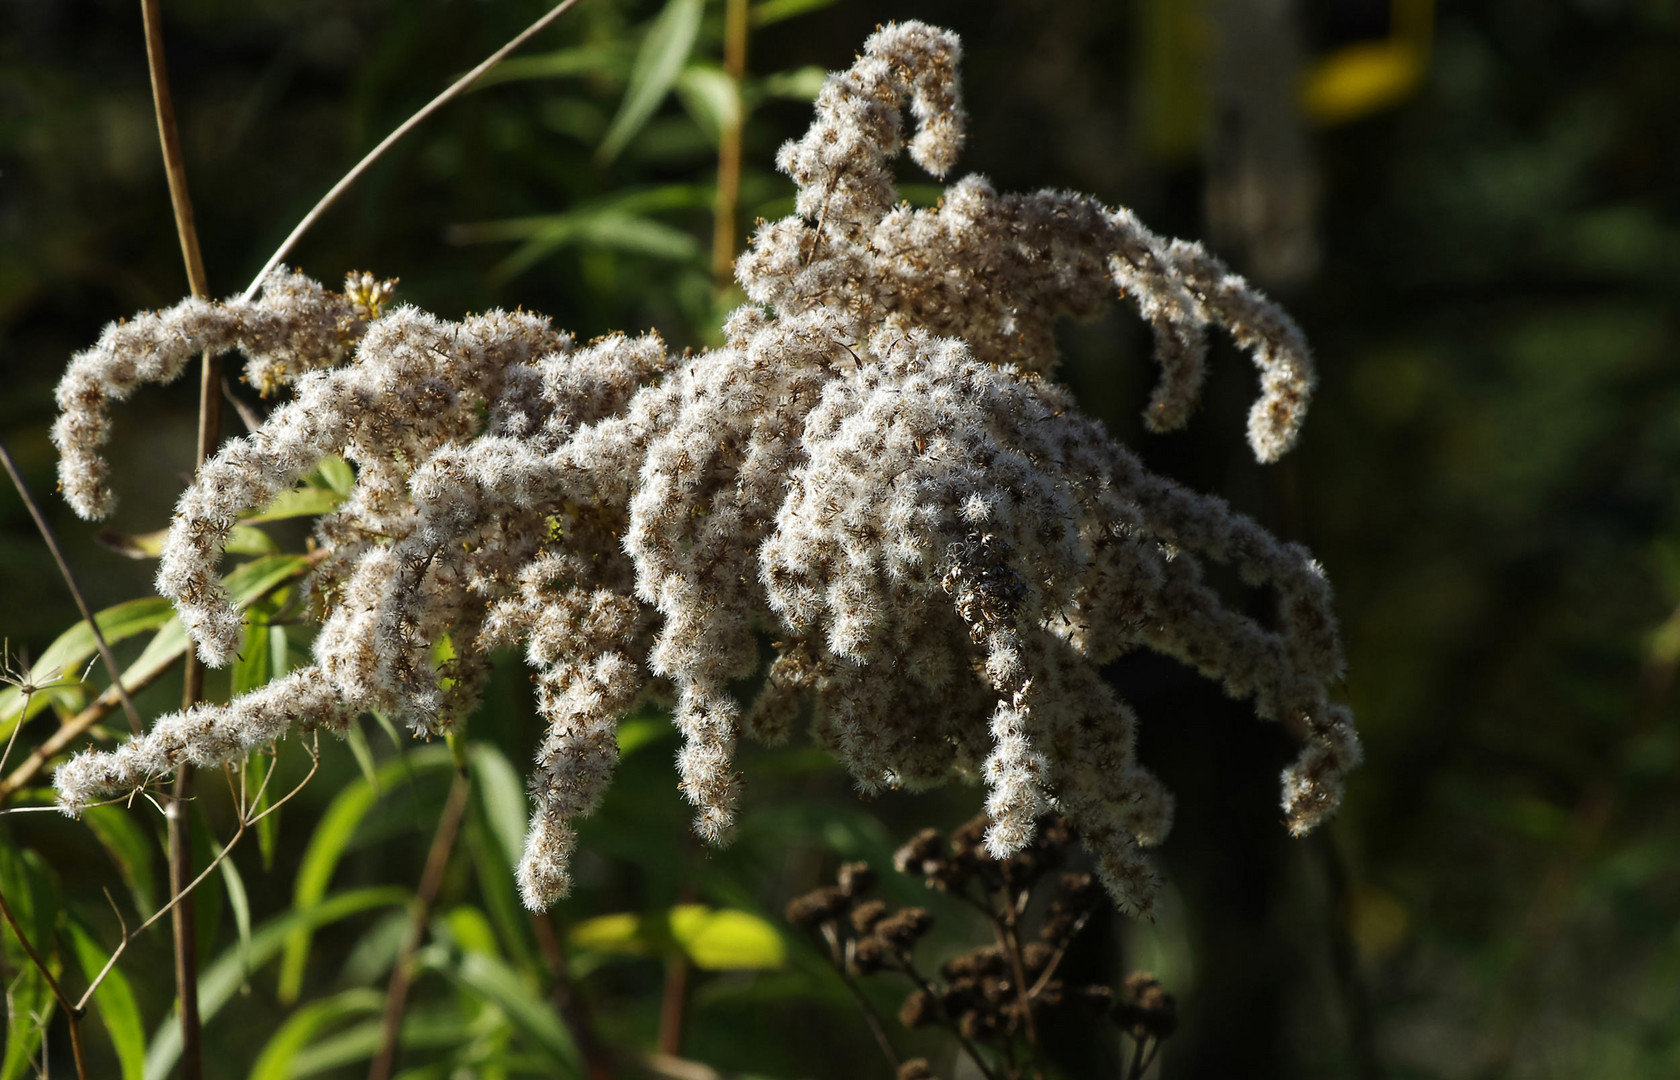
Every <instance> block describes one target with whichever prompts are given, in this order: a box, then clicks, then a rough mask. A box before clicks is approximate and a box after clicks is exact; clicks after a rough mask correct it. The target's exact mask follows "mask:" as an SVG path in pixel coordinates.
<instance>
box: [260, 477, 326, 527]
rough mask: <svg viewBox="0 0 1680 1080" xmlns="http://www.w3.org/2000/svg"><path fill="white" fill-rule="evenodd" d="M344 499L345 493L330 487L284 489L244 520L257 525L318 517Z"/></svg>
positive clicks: (309, 486)
mask: <svg viewBox="0 0 1680 1080" xmlns="http://www.w3.org/2000/svg"><path fill="white" fill-rule="evenodd" d="M343 501H344V493H343V492H341V491H335V490H333V489H332V488H330V487H314V486H312V485H305V486H303V487H296V488H292V489H291V490H289V491H282V492H281V493H280V494H279V495H276V496H275V497H274V501H273V502H271V503H269V504H268V505H267V506H265V507H263V508H262V509H261V510H259V511H258V512H256V513H255V514H250V515H247V516H246V517H245V518H243V519H242V520H244V521H245V523H246V524H248V525H255V524H258V523H260V522H264V521H280V520H283V519H285V518H295V517H317V516H319V515H321V514H330V513H332V512H333V511H334V510H337V509H338V504H339V503H341V502H343Z"/></svg>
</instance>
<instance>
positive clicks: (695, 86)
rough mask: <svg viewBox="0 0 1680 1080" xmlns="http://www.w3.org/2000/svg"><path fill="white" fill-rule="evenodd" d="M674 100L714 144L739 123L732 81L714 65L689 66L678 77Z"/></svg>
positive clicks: (737, 101)
mask: <svg viewBox="0 0 1680 1080" xmlns="http://www.w3.org/2000/svg"><path fill="white" fill-rule="evenodd" d="M677 96H679V97H680V98H682V103H683V107H684V108H686V109H687V110H688V113H689V115H690V116H692V117H694V120H695V122H696V123H697V124H699V125H700V126H701V127H702V128H704V129H705V130H706V133H707V134H708V135H710V136H711V137H712V139H713V140H714V141H715V140H716V139H717V138H718V136H719V134H720V133H721V132H723V131H725V130H727V129H730V128H733V127H737V126H739V125H740V123H741V95H740V94H739V93H738V92H737V91H736V88H735V80H734V79H731V78H730V77H729V75H728V73H726V72H725V71H724V70H723V69H722V68H720V67H717V66H716V65H714V64H690V65H689V66H688V67H686V68H684V69H683V73H682V74H681V75H679V76H678V77H677Z"/></svg>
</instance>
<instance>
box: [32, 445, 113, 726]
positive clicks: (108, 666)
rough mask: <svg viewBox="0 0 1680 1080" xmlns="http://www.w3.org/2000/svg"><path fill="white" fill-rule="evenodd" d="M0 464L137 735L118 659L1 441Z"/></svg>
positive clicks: (56, 541) (45, 520) (55, 539)
mask: <svg viewBox="0 0 1680 1080" xmlns="http://www.w3.org/2000/svg"><path fill="white" fill-rule="evenodd" d="M0 463H3V464H4V465H5V466H6V475H8V476H10V477H11V478H12V486H13V487H15V488H17V493H18V497H19V498H20V499H22V500H23V505H24V506H25V507H27V508H28V510H29V516H30V517H31V518H33V519H34V521H35V528H36V529H37V530H38V531H39V532H40V534H41V539H42V540H45V541H46V542H47V550H49V551H51V552H52V557H53V561H54V562H56V563H58V572H59V574H60V575H62V576H63V578H64V584H65V585H67V586H68V587H69V589H70V595H71V596H73V597H74V598H75V600H76V607H77V609H78V610H80V611H81V613H82V618H84V619H86V620H87V624H88V626H89V628H91V629H92V630H93V640H94V642H95V644H97V645H98V646H99V658H100V659H101V660H103V661H104V662H105V670H106V671H108V672H110V674H111V685H112V686H113V687H115V688H116V691H117V694H118V696H119V697H120V698H121V699H122V706H123V711H124V712H126V713H127V714H128V723H129V726H130V727H132V728H133V729H134V734H136V735H138V734H140V729H141V724H140V713H139V711H138V710H136V709H135V708H134V702H133V700H132V699H130V698H129V696H128V690H127V689H126V688H125V687H124V686H123V682H122V669H121V668H119V667H117V658H116V656H114V655H113V654H112V652H111V646H110V645H108V644H106V642H105V635H104V634H103V633H101V632H100V629H99V622H98V620H97V619H95V618H94V617H93V609H92V608H90V607H88V602H87V598H86V597H84V596H83V595H82V590H81V588H80V587H79V586H78V585H77V584H76V575H75V574H72V573H71V572H70V564H69V563H68V562H67V561H65V558H64V552H63V551H61V550H59V546H58V539H57V538H56V537H54V536H53V531H52V527H51V526H49V525H48V524H47V519H46V518H45V517H43V516H42V514H41V508H40V507H39V506H37V505H35V499H34V497H33V496H31V495H30V494H29V488H28V487H27V486H26V485H25V484H24V482H23V474H21V473H20V472H18V467H17V462H15V461H13V460H12V452H11V451H10V450H8V449H6V444H5V443H3V442H0ZM22 725H23V720H22V717H21V716H20V717H19V719H18V726H20V727H21V726H22Z"/></svg>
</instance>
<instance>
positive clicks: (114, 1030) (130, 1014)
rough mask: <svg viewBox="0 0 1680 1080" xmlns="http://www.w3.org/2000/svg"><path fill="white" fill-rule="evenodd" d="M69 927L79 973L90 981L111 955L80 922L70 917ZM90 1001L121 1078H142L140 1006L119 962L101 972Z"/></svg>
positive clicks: (143, 1039)
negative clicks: (96, 1012)
mask: <svg viewBox="0 0 1680 1080" xmlns="http://www.w3.org/2000/svg"><path fill="white" fill-rule="evenodd" d="M69 928H70V943H71V945H72V947H74V949H75V950H76V962H77V963H78V964H79V965H81V969H82V974H83V976H85V977H86V978H87V980H88V981H89V982H92V981H93V980H94V979H96V978H98V976H99V972H100V971H101V970H102V969H103V968H104V967H105V962H106V960H108V959H110V955H111V954H110V953H109V952H107V951H106V950H105V949H104V948H103V947H102V946H101V945H100V944H99V942H98V941H96V940H94V937H93V935H92V934H91V933H89V932H88V929H87V928H86V927H85V926H83V925H82V924H81V923H80V922H77V921H76V920H74V919H72V920H71V921H70V924H69ZM93 1004H94V1007H95V1008H96V1009H97V1010H98V1012H99V1020H100V1022H101V1023H103V1024H104V1025H105V1031H106V1032H107V1033H108V1034H109V1035H110V1036H111V1046H112V1048H113V1049H115V1050H116V1054H117V1064H118V1065H119V1066H120V1067H121V1068H122V1078H123V1080H142V1078H143V1077H144V1076H145V1075H146V1030H145V1028H144V1027H142V1026H141V1024H140V1005H139V1003H138V1002H136V1001H135V999H134V989H133V987H131V986H129V984H128V977H127V976H125V975H124V974H123V973H122V968H121V967H120V966H119V965H117V964H113V965H111V970H110V971H108V972H106V973H105V981H104V982H101V983H100V984H99V989H97V990H95V991H94V992H93Z"/></svg>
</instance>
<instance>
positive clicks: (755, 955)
mask: <svg viewBox="0 0 1680 1080" xmlns="http://www.w3.org/2000/svg"><path fill="white" fill-rule="evenodd" d="M670 919H671V936H672V937H674V938H676V940H677V944H678V945H680V946H682V949H683V951H684V952H685V953H687V954H688V958H689V959H690V960H692V961H693V962H694V966H695V967H697V968H701V969H703V970H706V971H750V970H764V969H766V968H779V967H781V966H782V965H783V964H784V963H786V962H787V947H786V946H785V945H784V944H783V942H782V935H781V932H780V931H778V930H777V929H776V928H775V927H774V926H772V925H770V924H769V923H768V922H766V921H764V920H763V919H761V918H759V917H758V916H757V915H753V914H751V913H750V912H746V911H735V910H730V909H725V910H722V911H716V910H713V909H711V908H708V907H706V906H705V905H703V904H682V905H679V906H677V907H674V908H672V909H671V913H670Z"/></svg>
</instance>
